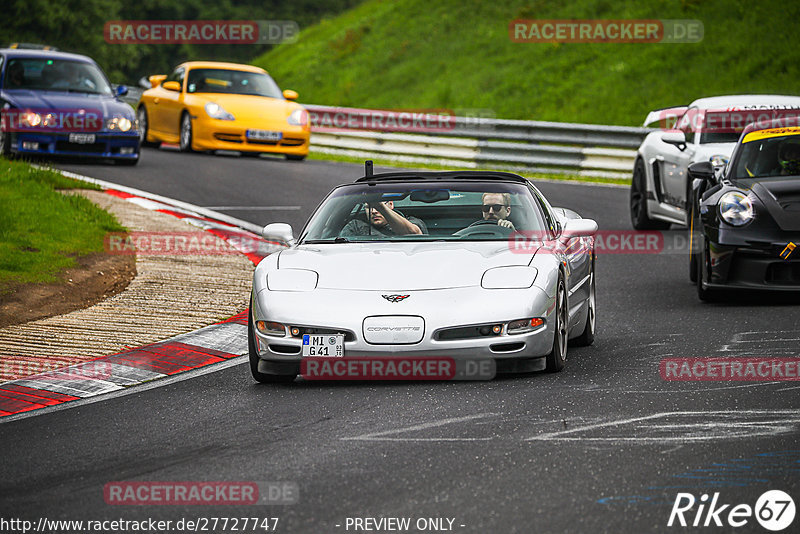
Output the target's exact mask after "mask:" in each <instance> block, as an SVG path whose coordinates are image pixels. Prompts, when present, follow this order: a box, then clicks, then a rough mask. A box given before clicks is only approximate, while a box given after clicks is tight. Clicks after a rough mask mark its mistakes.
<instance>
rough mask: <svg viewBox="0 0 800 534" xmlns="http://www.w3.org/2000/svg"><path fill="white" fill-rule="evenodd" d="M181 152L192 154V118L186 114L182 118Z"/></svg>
mask: <svg viewBox="0 0 800 534" xmlns="http://www.w3.org/2000/svg"><path fill="white" fill-rule="evenodd" d="M180 147H181V152H192V150H193V149H192V117H190V116H189V114H188V113H186V112H184V113H183V115H182V116H181V132H180Z"/></svg>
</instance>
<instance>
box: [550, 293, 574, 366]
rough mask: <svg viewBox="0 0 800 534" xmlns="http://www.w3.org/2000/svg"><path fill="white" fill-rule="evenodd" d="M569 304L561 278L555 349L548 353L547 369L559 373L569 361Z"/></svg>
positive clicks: (557, 302) (557, 300)
mask: <svg viewBox="0 0 800 534" xmlns="http://www.w3.org/2000/svg"><path fill="white" fill-rule="evenodd" d="M568 310H569V308H568V306H567V290H566V288H565V286H564V280H562V279H559V281H558V289H557V290H556V310H555V321H556V324H555V335H554V336H553V350H552V351H551V352H550V354H548V355H547V367H546V369H547V371H548V372H550V373H557V372H558V371H561V370H562V369H563V368H564V365H565V363H566V361H567V329H568V327H569V320H568V317H569V315H568V313H569V312H568Z"/></svg>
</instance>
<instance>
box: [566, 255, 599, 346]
mask: <svg viewBox="0 0 800 534" xmlns="http://www.w3.org/2000/svg"><path fill="white" fill-rule="evenodd" d="M590 276H591V278H589V310H588V315H587V316H586V326H585V327H584V329H583V332H581V335H580V336H578V337H576V338H575V339H573V340H572V344H573V345H575V346H576V347H588V346H589V345H591V344H592V343H594V332H595V328H596V326H597V298H596V289H595V282H594V261H592V272H591V274H590Z"/></svg>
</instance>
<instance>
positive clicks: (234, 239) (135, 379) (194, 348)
mask: <svg viewBox="0 0 800 534" xmlns="http://www.w3.org/2000/svg"><path fill="white" fill-rule="evenodd" d="M63 174H65V175H68V176H70V177H73V178H78V179H82V180H84V181H89V182H92V183H96V184H98V185H100V186H101V187H105V188H106V191H105V192H106V193H108V194H110V195H114V196H117V197H120V198H124V199H126V200H128V201H129V202H133V203H135V204H138V205H139V206H142V207H144V208H147V209H150V210H154V211H159V212H161V213H168V214H170V215H173V216H175V217H179V218H181V219H183V220H184V221H186V222H188V223H190V224H193V225H195V226H197V227H200V228H202V229H204V230H205V231H208V232H210V233H212V234H214V235H216V236H217V237H220V238H222V239H225V240H226V241H228V243H229V244H231V246H233V247H236V248H238V249H239V250H240V252H242V254H245V255H246V256H247V257H248V258H249V259H250V260H251V261H252V262H253V263H254V264H257V263H258V262H259V261H261V259H263V258H264V257H265V256H267V255H269V254H271V253H273V252H275V251H277V250H280V249H281V248H283V246H284V245H282V244H280V243H273V242H269V241H266V240H264V239H263V238H261V236H260V235H258V233H256V232H255V231H254V230H256V229H257V228H258V227H257V226H256V225H253V224H251V223H247V222H246V221H240V220H238V219H234V218H232V217H229V216H227V215H224V214H220V213H216V212H213V211H211V210H206V209H204V208H199V207H197V206H192V205H191V204H186V203H183V202H180V201H175V200H172V199H168V198H165V197H160V196H157V195H153V194H150V193H146V192H144V191H138V190H136V189H132V188H128V187H121V186H118V185H116V184H111V183H109V182H103V181H101V180H95V179H92V178H87V177H83V176H80V175H75V174H73V173H67V172H64V173H63ZM241 237H247V239H246V240H243V239H240V238H241ZM242 242H246V243H250V244H251V245H250V246H249V247H248V248H247V249H242V247H241V243H242ZM252 244H255V246H253V245H252ZM247 314H248V310H245V311H243V312H241V313H239V314H237V315H234V316H233V317H231V318H230V319H227V320H225V321H222V322H219V323H216V324H213V325H210V326H206V327H204V328H200V329H198V330H195V331H193V332H189V333H186V334H180V335H178V336H175V337H172V338H170V339H167V340H164V341H160V342H158V343H152V344H150V345H145V346H142V347H138V348H134V349H128V350H125V351H123V352H119V353H116V354H112V355H109V356H103V357H101V358H97V359H95V360H91V361H88V362H83V363H79V364H76V365H71V366H69V367H64V368H61V369H57V370H55V371H48V372H45V373H40V374H37V375H33V376H28V377H24V378H20V379H18V380H12V381H10V382H4V383H0V421H2V420H3V419H5V418H14V419H15V418H16V417H13V416H19V415H20V414H26V413H28V412H31V411H35V410H39V409H42V408H48V407H52V406H56V405H60V404H64V403H68V402H74V401H78V400H81V399H87V398H91V397H96V396H98V395H103V394H106V393H113V392H118V391H121V390H124V389H126V388H129V387H131V386H135V385H138V384H142V383H145V382H150V381H152V380H156V379H159V378H165V377H169V376H172V375H176V374H179V373H183V372H187V371H192V370H195V369H199V368H202V367H206V366H209V365H213V364H219V363H221V362H225V361H229V360H231V359H233V358H238V357H239V356H242V355H244V354H246V353H247Z"/></svg>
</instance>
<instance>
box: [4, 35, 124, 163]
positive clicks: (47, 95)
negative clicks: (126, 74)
mask: <svg viewBox="0 0 800 534" xmlns="http://www.w3.org/2000/svg"><path fill="white" fill-rule="evenodd" d="M127 92H128V89H127V88H126V87H125V86H119V87H117V89H116V90H112V87H111V84H110V83H109V82H108V79H107V78H106V76H105V74H104V73H103V71H102V70H101V69H100V67H99V66H98V65H97V63H95V62H94V61H93V60H92V59H90V58H88V57H86V56H81V55H78V54H68V53H64V52H56V51H51V50H21V49H0V154H2V155H4V156H13V155H37V156H39V155H50V156H80V157H92V158H110V159H113V160H115V161H116V162H118V163H120V164H123V165H136V163H137V162H138V161H139V132H138V128H137V123H136V115H135V113H134V110H133V108H131V106H129V105H128V104H126V103H125V102H123V101H122V100H120V97H121V96H123V95H125V94H126V93H127Z"/></svg>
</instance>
